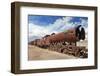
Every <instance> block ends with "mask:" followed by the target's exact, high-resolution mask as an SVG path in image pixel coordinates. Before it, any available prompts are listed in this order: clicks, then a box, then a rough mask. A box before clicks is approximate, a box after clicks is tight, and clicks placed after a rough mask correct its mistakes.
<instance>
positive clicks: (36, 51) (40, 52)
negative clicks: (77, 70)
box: [28, 45, 76, 60]
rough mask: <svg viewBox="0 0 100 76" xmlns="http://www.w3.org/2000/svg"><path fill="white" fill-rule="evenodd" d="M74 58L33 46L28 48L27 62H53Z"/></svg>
mask: <svg viewBox="0 0 100 76" xmlns="http://www.w3.org/2000/svg"><path fill="white" fill-rule="evenodd" d="M75 58H76V57H74V56H69V55H66V54H62V53H58V52H55V51H50V50H48V49H42V48H39V47H36V46H34V45H29V46H28V60H54V59H75Z"/></svg>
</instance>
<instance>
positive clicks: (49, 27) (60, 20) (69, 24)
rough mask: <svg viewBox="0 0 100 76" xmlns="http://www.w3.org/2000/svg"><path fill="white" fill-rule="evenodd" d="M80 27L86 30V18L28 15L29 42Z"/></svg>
mask: <svg viewBox="0 0 100 76" xmlns="http://www.w3.org/2000/svg"><path fill="white" fill-rule="evenodd" d="M78 25H82V26H83V27H84V28H85V29H86V30H87V28H88V17H74V16H47V15H28V26H29V41H32V40H35V39H40V38H41V37H43V36H45V35H50V34H52V33H59V32H63V31H66V30H68V29H71V28H75V27H77V26H78Z"/></svg>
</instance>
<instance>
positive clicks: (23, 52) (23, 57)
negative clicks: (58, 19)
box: [20, 7, 94, 70]
mask: <svg viewBox="0 0 100 76" xmlns="http://www.w3.org/2000/svg"><path fill="white" fill-rule="evenodd" d="M28 14H35V15H58V16H82V17H88V58H87V59H69V60H66V59H64V60H43V61H42V60H41V61H28V50H27V49H28V40H27V39H28V36H27V33H28V29H27V28H28V20H27V17H28ZM20 22H21V23H20V30H21V32H20V47H21V48H20V69H21V70H25V69H43V68H59V67H75V66H90V65H94V11H86V10H85V11H84V10H73V9H57V8H56V9H55V8H53V9H52V8H40V7H21V8H20Z"/></svg>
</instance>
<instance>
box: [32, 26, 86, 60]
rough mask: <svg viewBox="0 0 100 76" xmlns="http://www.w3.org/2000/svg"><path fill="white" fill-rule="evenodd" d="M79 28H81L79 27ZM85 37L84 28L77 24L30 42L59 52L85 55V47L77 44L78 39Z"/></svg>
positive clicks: (79, 55)
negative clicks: (71, 27)
mask: <svg viewBox="0 0 100 76" xmlns="http://www.w3.org/2000/svg"><path fill="white" fill-rule="evenodd" d="M80 28H81V29H80ZM84 39H85V30H84V28H83V27H82V26H81V25H79V26H78V27H76V28H75V29H70V30H67V31H65V32H61V33H58V34H55V33H52V34H51V35H46V36H44V37H42V38H41V39H36V40H34V41H32V42H31V43H30V44H32V45H35V46H38V47H41V48H48V49H50V50H54V51H57V52H60V53H65V54H71V55H74V56H78V57H84V58H86V57H87V49H85V47H82V46H81V47H79V46H77V43H76V42H78V41H80V40H84Z"/></svg>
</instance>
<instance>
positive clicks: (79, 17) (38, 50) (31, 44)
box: [11, 2, 97, 74]
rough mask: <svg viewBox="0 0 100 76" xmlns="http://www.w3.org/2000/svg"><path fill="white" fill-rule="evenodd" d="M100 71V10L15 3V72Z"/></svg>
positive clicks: (58, 5)
mask: <svg viewBox="0 0 100 76" xmlns="http://www.w3.org/2000/svg"><path fill="white" fill-rule="evenodd" d="M96 68H97V7H93V6H79V5H61V4H45V3H27V2H13V3H11V72H12V73H15V74H21V73H40V72H56V71H72V70H86V69H96Z"/></svg>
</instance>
